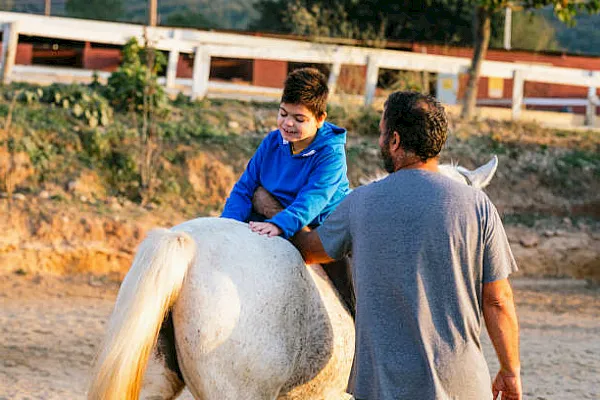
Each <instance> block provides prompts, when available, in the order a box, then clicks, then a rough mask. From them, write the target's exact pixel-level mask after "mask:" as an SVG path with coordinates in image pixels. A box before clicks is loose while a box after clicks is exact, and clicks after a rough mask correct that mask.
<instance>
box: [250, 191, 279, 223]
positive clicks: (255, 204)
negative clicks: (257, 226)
mask: <svg viewBox="0 0 600 400" xmlns="http://www.w3.org/2000/svg"><path fill="white" fill-rule="evenodd" d="M252 208H254V211H256V212H257V213H258V214H261V215H264V216H265V217H267V218H273V217H274V216H275V215H276V214H277V213H279V212H281V211H283V206H282V205H281V203H279V201H277V199H276V198H275V197H273V196H272V195H271V193H269V192H267V190H266V189H265V188H264V187H262V186H259V187H258V188H257V189H256V190H255V191H254V195H253V196H252Z"/></svg>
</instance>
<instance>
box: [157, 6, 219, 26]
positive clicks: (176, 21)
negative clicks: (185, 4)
mask: <svg viewBox="0 0 600 400" xmlns="http://www.w3.org/2000/svg"><path fill="white" fill-rule="evenodd" d="M161 25H164V26H177V27H182V28H198V29H218V28H219V25H218V24H217V23H215V22H213V21H211V20H209V19H208V18H206V17H205V16H204V15H203V14H202V13H199V12H194V11H191V10H189V9H187V10H184V11H177V12H175V13H172V14H169V15H168V17H167V18H166V19H165V22H161Z"/></svg>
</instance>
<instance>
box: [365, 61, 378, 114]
mask: <svg viewBox="0 0 600 400" xmlns="http://www.w3.org/2000/svg"><path fill="white" fill-rule="evenodd" d="M378 78H379V66H378V65H377V57H376V56H375V55H372V54H371V55H369V56H368V57H367V79H366V83H365V106H369V105H371V104H373V99H374V98H375V89H377V79H378Z"/></svg>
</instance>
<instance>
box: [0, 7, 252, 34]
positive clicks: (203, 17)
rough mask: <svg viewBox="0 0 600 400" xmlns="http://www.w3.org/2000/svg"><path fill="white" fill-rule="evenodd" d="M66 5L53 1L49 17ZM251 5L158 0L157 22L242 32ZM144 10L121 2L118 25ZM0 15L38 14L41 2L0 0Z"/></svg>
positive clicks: (137, 18) (138, 17)
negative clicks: (1, 13)
mask: <svg viewBox="0 0 600 400" xmlns="http://www.w3.org/2000/svg"><path fill="white" fill-rule="evenodd" d="M80 1H83V2H84V1H86V0H80ZM88 1H89V0H88ZM95 1H101V0H95ZM66 3H67V0H53V1H52V15H57V16H66V11H65V4H66ZM254 3H255V0H216V1H215V0H158V14H159V22H160V24H161V25H176V26H198V27H201V28H221V29H234V30H235V29H239V30H245V29H247V28H248V26H249V24H250V21H251V20H252V19H253V18H256V17H258V13H257V11H256V10H255V9H254ZM147 7H148V0H123V8H124V9H125V14H124V15H123V16H122V18H119V21H123V22H144V21H145V20H146V19H147V17H146V10H147ZM0 11H15V12H26V13H35V14H42V13H43V12H44V1H43V0H0ZM91 17H93V16H90V18H91Z"/></svg>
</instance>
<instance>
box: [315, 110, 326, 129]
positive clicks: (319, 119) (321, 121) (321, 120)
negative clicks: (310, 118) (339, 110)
mask: <svg viewBox="0 0 600 400" xmlns="http://www.w3.org/2000/svg"><path fill="white" fill-rule="evenodd" d="M326 118H327V111H324V112H323V114H321V116H320V117H317V127H319V128H320V127H322V126H323V124H324V123H325V119H326Z"/></svg>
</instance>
